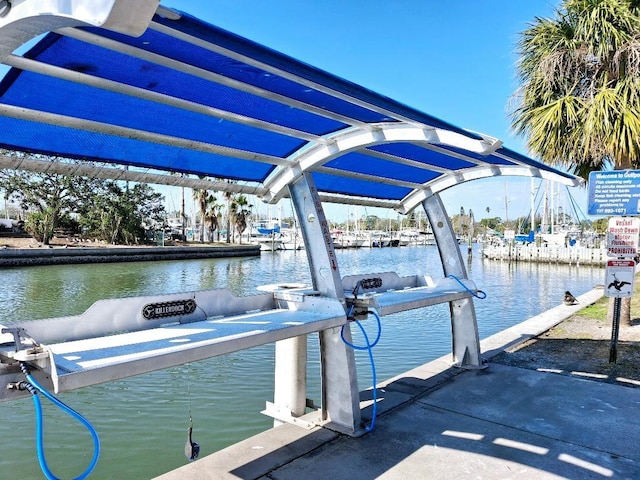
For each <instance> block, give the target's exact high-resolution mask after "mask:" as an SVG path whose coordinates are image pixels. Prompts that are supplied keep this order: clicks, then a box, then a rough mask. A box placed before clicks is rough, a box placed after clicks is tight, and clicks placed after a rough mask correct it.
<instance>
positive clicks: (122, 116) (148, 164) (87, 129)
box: [0, 1, 579, 211]
mask: <svg viewBox="0 0 640 480" xmlns="http://www.w3.org/2000/svg"><path fill="white" fill-rule="evenodd" d="M125 3H126V2H125ZM132 3H141V2H132ZM142 3H144V2H142ZM146 3H150V4H153V3H154V2H152V1H147V2H146ZM156 3H157V2H156ZM130 8H131V9H132V12H131V16H132V17H136V14H137V15H138V17H143V16H144V15H143V13H138V12H136V11H134V10H136V7H134V6H133V5H132V6H131V7H130ZM12 13H13V12H10V14H9V15H8V16H7V18H4V19H0V26H2V22H5V23H6V22H11V21H12V19H11V15H12ZM152 13H153V12H152ZM34 18H35V19H36V20H38V17H34ZM56 18H57V19H58V17H56ZM29 20H30V19H21V20H20V21H21V22H22V24H21V26H22V28H23V30H24V23H25V22H27V21H29ZM36 20H33V21H34V24H33V25H34V26H33V30H34V34H35V33H38V32H37V28H41V27H39V25H41V24H42V22H40V23H37V24H36V23H35V22H36ZM58 20H59V19H58ZM13 21H14V22H15V19H13ZM60 21H62V20H60ZM139 21H140V23H143V25H142V28H141V27H138V28H139V29H140V31H141V34H140V35H139V36H132V35H131V32H126V33H119V31H122V30H123V29H122V28H119V29H115V30H118V31H114V30H113V29H110V28H106V26H107V25H109V23H108V22H106V23H105V24H102V25H100V26H87V24H88V21H82V22H78V21H75V23H74V25H77V26H74V27H73V28H70V27H67V28H62V29H57V30H56V31H52V32H49V33H47V34H46V35H45V36H44V37H43V38H41V39H40V41H38V42H37V44H35V46H33V47H32V48H31V49H29V50H28V51H27V52H26V53H25V54H23V55H22V56H18V55H15V54H13V53H11V50H13V48H11V49H9V48H7V49H6V50H5V52H4V53H3V52H2V51H0V54H3V62H4V63H5V64H7V65H10V66H12V67H13V68H11V70H10V71H9V72H8V74H7V75H6V76H5V78H4V80H3V81H2V82H1V83H0V131H2V132H3V133H2V135H1V136H0V146H1V147H2V148H5V149H10V150H17V151H23V152H29V153H33V154H45V155H54V156H59V157H65V158H71V159H81V160H87V161H92V162H106V163H111V164H119V165H128V166H136V167H145V168H152V169H155V170H161V171H166V172H178V173H182V174H188V175H193V176H198V177H200V178H202V177H207V178H214V179H224V180H231V181H235V183H234V187H233V188H234V189H235V190H236V191H246V192H248V193H253V194H256V195H258V196H260V197H261V198H263V199H264V200H265V201H271V202H275V201H277V200H278V199H280V198H282V196H284V195H287V194H288V192H287V184H288V183H289V182H291V181H293V180H295V178H296V177H297V176H299V175H302V174H304V173H305V172H309V173H310V174H311V176H312V178H313V180H314V183H315V185H316V187H317V188H318V191H319V192H320V194H321V195H324V197H323V198H325V199H328V200H332V201H339V202H344V203H362V204H367V202H368V204H379V205H381V206H393V207H395V208H397V209H398V210H400V211H402V210H405V211H406V210H408V209H411V208H413V207H414V206H415V205H416V204H417V203H418V202H419V201H421V199H423V198H425V197H426V196H429V195H432V194H434V193H437V192H439V191H441V190H443V189H445V188H448V187H450V186H452V185H455V184H457V183H461V182H465V181H468V180H474V179H477V178H484V177H488V176H496V175H525V176H535V177H545V178H550V179H553V180H556V181H561V182H563V183H565V184H568V185H576V184H578V183H579V180H577V179H576V178H575V177H573V176H571V175H568V174H566V173H563V172H560V171H558V170H555V169H553V168H551V167H549V166H546V165H544V164H542V163H540V162H537V161H535V160H533V159H531V158H528V157H526V156H524V155H521V154H518V153H517V152H514V151H512V150H509V149H507V148H505V147H503V146H502V143H501V142H500V141H499V140H497V139H494V138H491V137H488V136H486V135H481V134H477V133H473V132H469V131H466V130H464V129H461V128H458V127H456V126H454V125H452V124H450V123H447V122H445V121H442V120H439V119H437V118H435V117H433V116H431V115H428V114H426V113H423V112H420V111H418V110H415V109H413V108H411V107H408V106H406V105H403V104H401V103H398V102H396V101H393V100H391V99H390V98H387V97H385V96H382V95H379V94H376V93H374V92H372V91H370V90H368V89H366V88H363V87H361V86H359V85H356V84H354V83H352V82H349V81H347V80H344V79H341V78H338V77H336V76H333V75H331V74H329V73H327V72H324V71H322V70H319V69H317V68H314V67H312V66H310V65H307V64H305V63H302V62H300V61H297V60H295V59H293V58H291V57H288V56H286V55H283V54H281V53H278V52H276V51H273V50H271V49H269V48H267V47H264V46H262V45H259V44H257V43H255V42H252V41H250V40H247V39H245V38H242V37H239V36H237V35H234V34H232V33H230V32H227V31H225V30H222V29H220V28H217V27H215V26H212V25H209V24H207V23H205V22H202V21H200V20H198V19H196V18H194V17H192V16H190V15H188V14H187V13H184V12H178V11H175V10H170V9H168V8H164V7H162V6H159V7H157V10H156V11H155V13H153V15H152V16H151V15H149V18H148V19H144V18H142V19H139ZM52 30H53V29H52ZM125 30H126V29H125ZM134 33H135V34H136V35H137V34H138V32H134ZM3 35H4V36H5V37H6V36H7V35H14V32H13V31H12V29H11V28H2V29H0V46H1V44H2V43H3V42H7V41H8V39H7V38H4V39H3V38H2V36H3ZM6 162H7V160H5V163H4V164H3V163H0V167H2V166H5V167H6V166H11V165H9V164H7V163H6ZM29 165H30V164H29V162H27V161H25V162H22V164H21V168H30V167H29Z"/></svg>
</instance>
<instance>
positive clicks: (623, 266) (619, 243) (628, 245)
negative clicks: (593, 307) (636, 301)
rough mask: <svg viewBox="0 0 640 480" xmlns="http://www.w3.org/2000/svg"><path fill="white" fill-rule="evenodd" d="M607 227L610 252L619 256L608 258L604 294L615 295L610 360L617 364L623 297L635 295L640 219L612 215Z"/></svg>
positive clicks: (608, 252) (610, 254) (609, 253)
mask: <svg viewBox="0 0 640 480" xmlns="http://www.w3.org/2000/svg"><path fill="white" fill-rule="evenodd" d="M608 226H609V228H608V233H607V255H608V256H610V257H616V259H615V260H613V259H611V260H608V261H607V268H606V271H605V290H604V295H605V296H606V297H613V298H614V299H613V327H612V331H611V347H610V348H609V363H616V361H617V357H618V335H619V333H620V310H621V305H622V298H629V297H631V295H633V281H634V278H635V268H636V262H635V260H633V257H635V256H637V255H638V244H639V242H640V218H638V217H611V218H610V219H609V225H608Z"/></svg>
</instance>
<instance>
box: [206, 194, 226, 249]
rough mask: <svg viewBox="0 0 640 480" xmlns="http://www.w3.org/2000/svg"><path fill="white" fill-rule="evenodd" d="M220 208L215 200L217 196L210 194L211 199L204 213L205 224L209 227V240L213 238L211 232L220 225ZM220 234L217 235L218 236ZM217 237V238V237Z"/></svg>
mask: <svg viewBox="0 0 640 480" xmlns="http://www.w3.org/2000/svg"><path fill="white" fill-rule="evenodd" d="M221 209H222V205H221V204H219V203H218V202H217V198H216V197H215V196H213V195H212V196H211V201H210V202H209V205H208V207H207V212H206V214H205V220H206V223H207V226H208V227H209V240H213V234H214V233H215V231H216V230H217V229H218V226H219V225H220V217H221V215H222V214H221V213H220V210H221ZM219 236H220V235H218V237H219ZM218 239H219V238H218Z"/></svg>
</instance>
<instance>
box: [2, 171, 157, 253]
mask: <svg viewBox="0 0 640 480" xmlns="http://www.w3.org/2000/svg"><path fill="white" fill-rule="evenodd" d="M0 189H1V190H3V191H4V193H5V199H6V200H10V201H12V202H14V203H16V204H18V205H19V206H20V208H21V209H22V210H23V211H25V212H26V215H25V217H24V219H23V220H24V229H25V230H26V231H27V233H29V234H30V235H32V236H33V237H34V238H35V239H36V240H37V241H38V242H41V243H43V244H45V245H48V244H49V242H50V241H51V239H52V238H53V236H54V234H55V233H56V232H60V231H64V232H66V233H70V234H81V235H83V236H85V237H87V238H92V239H97V240H103V241H105V242H108V243H112V244H126V245H131V244H139V243H143V242H144V241H145V239H146V232H147V230H148V229H150V228H152V227H153V226H155V225H162V223H163V222H164V219H165V216H166V214H165V208H164V204H163V196H162V195H161V194H160V193H158V192H156V191H155V190H153V188H152V187H150V186H149V185H147V184H134V185H132V186H130V185H129V184H128V183H127V182H117V181H114V180H104V179H97V178H87V177H80V176H74V175H61V174H56V173H34V172H24V171H20V172H18V171H14V170H8V169H5V170H0Z"/></svg>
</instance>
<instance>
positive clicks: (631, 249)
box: [607, 217, 640, 257]
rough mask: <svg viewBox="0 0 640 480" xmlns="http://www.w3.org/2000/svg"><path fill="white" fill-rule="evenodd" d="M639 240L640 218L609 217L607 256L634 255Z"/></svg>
mask: <svg viewBox="0 0 640 480" xmlns="http://www.w3.org/2000/svg"><path fill="white" fill-rule="evenodd" d="M639 240H640V218H638V217H611V218H610V219H609V231H608V238H607V255H608V256H609V257H635V256H636V255H637V254H638V241H639Z"/></svg>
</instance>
